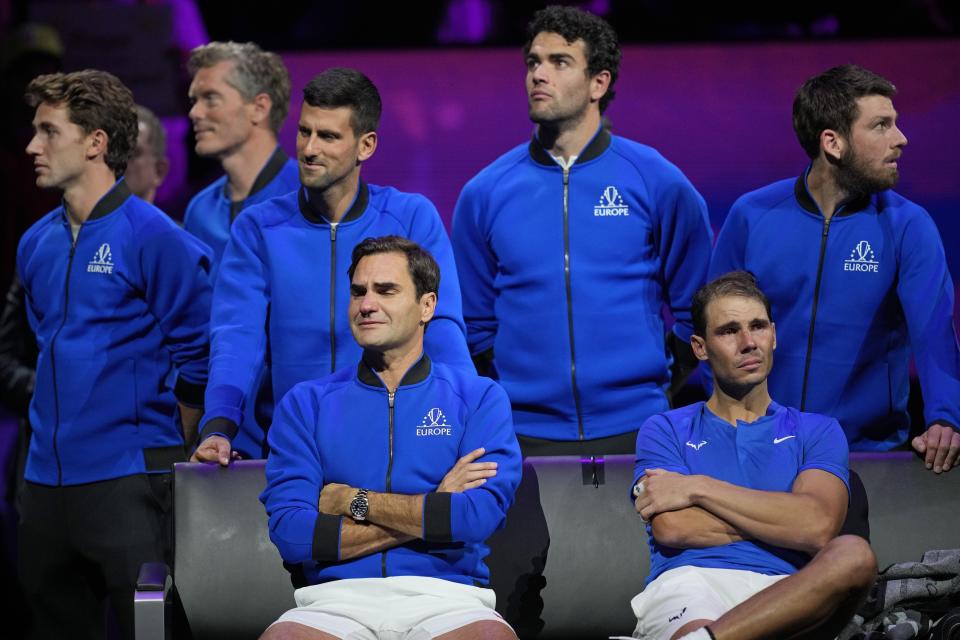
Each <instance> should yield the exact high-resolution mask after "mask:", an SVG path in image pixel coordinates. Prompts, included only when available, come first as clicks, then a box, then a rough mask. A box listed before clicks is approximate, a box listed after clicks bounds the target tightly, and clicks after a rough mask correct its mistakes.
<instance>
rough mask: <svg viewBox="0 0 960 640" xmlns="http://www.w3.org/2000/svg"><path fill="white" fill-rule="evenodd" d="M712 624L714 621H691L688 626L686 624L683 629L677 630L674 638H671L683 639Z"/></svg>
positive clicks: (702, 619)
mask: <svg viewBox="0 0 960 640" xmlns="http://www.w3.org/2000/svg"><path fill="white" fill-rule="evenodd" d="M712 622H713V620H706V619H704V618H699V619H697V620H691V621H690V622H688V623H687V624H685V625H683V626H682V627H680V628H679V629H677V632H676V633H674V634H673V635H672V636H670V640H677V638H682V637H683V636H685V635H687V634H688V633H693V632H694V631H696V630H697V629H699V628H700V627H705V626H707V625H708V624H711V623H712Z"/></svg>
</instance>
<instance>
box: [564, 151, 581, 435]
mask: <svg viewBox="0 0 960 640" xmlns="http://www.w3.org/2000/svg"><path fill="white" fill-rule="evenodd" d="M563 278H564V281H565V284H566V288H567V330H568V331H569V333H570V385H571V387H572V388H573V405H574V407H575V409H576V411H577V439H579V440H583V439H584V434H583V412H582V411H581V409H580V389H579V388H578V387H577V356H576V349H575V348H574V341H573V289H572V287H571V285H570V168H569V167H564V169H563Z"/></svg>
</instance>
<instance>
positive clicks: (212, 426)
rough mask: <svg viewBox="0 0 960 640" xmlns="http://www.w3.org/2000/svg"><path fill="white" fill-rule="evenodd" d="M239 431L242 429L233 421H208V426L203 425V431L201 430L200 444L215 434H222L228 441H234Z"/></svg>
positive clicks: (223, 419) (218, 419) (214, 419)
mask: <svg viewBox="0 0 960 640" xmlns="http://www.w3.org/2000/svg"><path fill="white" fill-rule="evenodd" d="M239 430H240V427H239V426H237V423H236V422H234V421H233V420H228V419H227V418H213V419H212V420H209V421H207V424H205V425H203V429H201V430H200V438H199V439H198V442H203V441H204V440H206V439H207V438H209V437H210V436H212V435H214V434H222V435H224V436H225V437H226V438H227V439H228V440H233V439H234V438H236V437H237V432H238V431H239Z"/></svg>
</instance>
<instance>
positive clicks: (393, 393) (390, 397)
mask: <svg viewBox="0 0 960 640" xmlns="http://www.w3.org/2000/svg"><path fill="white" fill-rule="evenodd" d="M396 396H397V392H396V391H388V392H387V404H388V405H389V406H390V408H391V409H393V400H394V398H396Z"/></svg>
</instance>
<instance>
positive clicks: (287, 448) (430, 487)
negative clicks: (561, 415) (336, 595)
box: [260, 356, 521, 584]
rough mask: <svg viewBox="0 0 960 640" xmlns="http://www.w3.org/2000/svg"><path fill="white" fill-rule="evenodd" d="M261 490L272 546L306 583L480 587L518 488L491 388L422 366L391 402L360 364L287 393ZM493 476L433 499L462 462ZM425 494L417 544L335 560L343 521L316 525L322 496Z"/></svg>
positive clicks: (504, 416)
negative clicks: (473, 455) (469, 460)
mask: <svg viewBox="0 0 960 640" xmlns="http://www.w3.org/2000/svg"><path fill="white" fill-rule="evenodd" d="M268 440H269V442H270V454H269V456H268V458H267V487H266V489H265V490H264V492H263V494H262V495H261V496H260V500H261V501H262V502H263V503H264V505H266V509H267V514H268V516H269V518H270V525H269V526H270V539H271V540H273V542H274V544H276V545H277V548H278V549H279V551H280V555H281V556H282V557H283V559H284V560H285V561H287V562H290V563H294V564H301V565H302V566H303V569H304V574H305V576H306V579H307V581H308V582H309V583H311V584H316V583H320V582H326V581H328V580H335V579H341V578H375V577H387V576H402V575H414V576H429V577H436V578H443V579H445V580H451V581H454V582H461V583H466V584H474V583H481V584H486V583H487V582H488V580H489V571H488V569H487V567H486V565H485V564H484V563H483V558H484V557H485V556H486V555H487V554H488V553H489V550H488V548H487V546H486V544H485V540H486V539H487V538H488V537H489V536H490V535H491V534H492V533H493V532H494V531H496V530H497V529H498V528H500V527H501V526H502V524H503V522H504V520H505V517H506V512H507V509H508V508H509V507H510V505H511V504H512V503H513V498H514V492H515V491H516V489H517V486H518V485H519V483H520V472H521V459H520V450H519V446H518V445H517V438H516V436H515V435H514V432H513V424H512V422H511V419H510V403H509V401H508V399H507V396H506V394H505V393H504V392H503V389H501V388H500V387H499V386H498V385H497V384H496V383H494V382H492V381H491V380H489V379H487V378H481V377H479V376H477V375H476V374H475V373H471V372H469V371H466V370H463V369H461V368H452V367H447V366H444V365H442V364H439V363H431V362H430V360H429V358H427V356H423V357H422V358H421V359H420V360H419V361H418V362H417V363H416V364H415V365H414V366H413V367H411V369H410V370H409V371H407V373H406V374H405V375H404V377H403V380H401V382H400V385H399V387H398V388H397V390H396V392H395V393H393V394H391V393H388V391H387V389H386V387H385V386H384V384H383V382H382V381H381V380H380V378H379V377H378V376H377V374H376V373H375V372H374V371H373V370H372V369H371V368H370V367H368V366H367V365H366V364H365V363H364V362H361V363H360V364H359V365H355V366H351V367H345V368H343V369H341V370H340V371H338V372H337V373H335V374H333V375H330V376H328V377H326V378H323V379H321V380H314V381H310V382H304V383H301V384H298V385H297V386H295V387H294V388H293V389H292V390H291V391H290V393H288V394H287V395H286V397H284V399H283V401H282V402H280V404H279V405H278V406H277V414H276V419H275V420H274V423H273V426H272V428H271V429H270V433H269V435H268ZM478 447H484V448H485V449H486V452H485V454H484V455H483V457H482V458H480V460H479V461H481V462H496V463H497V465H498V466H497V475H496V476H495V477H493V478H490V479H488V480H487V482H486V483H485V484H483V485H481V486H480V487H477V488H475V489H470V490H467V491H465V492H463V493H436V492H435V490H436V488H437V487H438V486H439V484H440V482H441V480H443V477H444V476H445V475H446V474H447V472H448V471H449V470H450V469H451V468H452V467H453V465H454V464H455V463H456V461H457V460H458V459H459V458H460V457H462V456H463V455H465V454H467V453H469V452H470V451H473V450H474V449H477V448H478ZM331 482H337V483H342V484H346V485H349V486H352V487H357V488H365V489H369V490H372V491H379V492H388V493H401V494H408V495H418V494H426V498H425V500H424V510H423V532H424V536H423V537H424V539H423V540H415V541H413V542H409V543H407V544H404V545H401V546H398V547H394V548H392V549H389V550H387V551H383V552H381V553H374V554H371V555H368V556H364V557H361V558H355V559H351V560H345V561H340V559H339V544H340V543H339V539H340V529H341V519H340V518H339V517H335V516H332V515H327V514H320V513H319V511H318V509H317V505H318V503H319V498H320V490H321V489H322V488H323V486H324V485H326V484H328V483H331Z"/></svg>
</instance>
